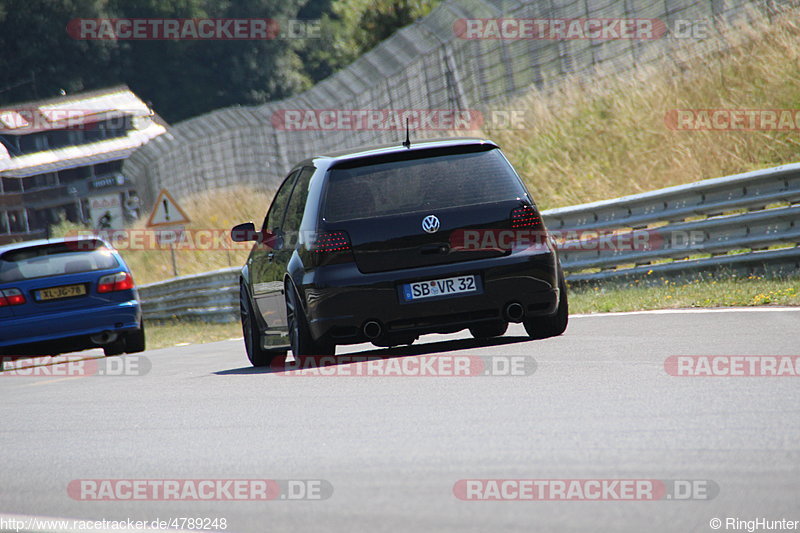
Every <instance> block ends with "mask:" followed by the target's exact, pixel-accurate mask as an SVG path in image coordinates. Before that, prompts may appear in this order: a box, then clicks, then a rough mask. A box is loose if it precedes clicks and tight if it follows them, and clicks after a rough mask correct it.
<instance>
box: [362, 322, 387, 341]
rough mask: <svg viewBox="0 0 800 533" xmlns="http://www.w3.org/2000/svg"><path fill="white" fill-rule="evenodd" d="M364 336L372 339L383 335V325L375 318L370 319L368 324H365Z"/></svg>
mask: <svg viewBox="0 0 800 533" xmlns="http://www.w3.org/2000/svg"><path fill="white" fill-rule="evenodd" d="M363 331H364V336H365V337H366V338H368V339H370V340H372V339H377V338H378V337H380V336H381V333H382V332H383V328H382V327H381V325H380V324H379V323H378V322H376V321H375V320H369V321H367V323H366V324H364V329H363Z"/></svg>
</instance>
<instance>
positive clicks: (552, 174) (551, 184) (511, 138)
mask: <svg viewBox="0 0 800 533" xmlns="http://www.w3.org/2000/svg"><path fill="white" fill-rule="evenodd" d="M798 13H800V12H798V11H792V12H790V13H788V14H787V15H786V16H784V17H782V18H778V19H775V20H773V21H772V22H770V21H768V20H761V21H756V22H754V23H752V24H751V25H748V26H737V27H729V28H726V29H725V31H724V32H723V33H721V34H719V35H718V36H717V37H716V39H718V40H719V42H720V46H719V47H718V50H724V51H721V52H720V51H717V52H715V53H712V54H711V55H706V56H704V57H699V58H694V59H686V60H680V61H676V60H675V58H672V57H669V58H668V57H665V58H663V59H662V60H660V61H658V62H657V63H655V64H650V65H649V66H647V67H643V68H639V69H636V70H634V71H630V72H626V73H623V74H620V75H616V76H604V77H603V78H602V79H601V81H599V82H598V81H595V80H592V82H591V83H587V82H582V81H579V80H568V81H567V82H565V83H564V84H563V85H562V86H561V87H560V88H559V89H558V90H556V91H554V92H550V93H548V94H546V95H545V94H542V93H540V92H538V91H535V90H533V91H531V92H530V93H529V94H527V95H526V96H524V97H523V98H521V99H519V100H517V101H514V102H511V103H509V104H508V107H509V108H510V109H515V110H524V115H525V118H526V123H527V124H529V125H530V127H529V128H528V129H526V130H523V131H519V130H500V131H486V132H484V133H486V134H487V135H489V136H490V137H491V138H493V139H494V140H496V141H497V142H499V144H500V145H501V146H502V147H503V149H504V151H505V152H506V154H507V155H508V157H509V159H510V160H511V162H512V163H513V164H514V166H515V167H516V168H517V170H518V171H519V172H520V174H521V175H522V176H523V177H524V178H525V180H526V181H527V183H528V185H529V187H530V189H531V192H532V193H533V194H534V196H535V197H536V198H537V200H538V202H539V204H540V205H541V206H542V207H543V208H551V207H559V206H565V205H573V204H577V203H583V202H589V201H595V200H600V199H605V198H614V197H617V196H621V195H626V194H633V193H637V192H643V191H648V190H653V189H657V188H661V187H666V186H670V185H677V184H682V183H687V182H691V181H696V180H700V179H704V178H712V177H719V176H724V175H729V174H733V173H738V172H744V171H747V170H752V169H756V168H764V167H768V166H773V165H778V164H782V163H787V162H793V161H796V160H798V153H800V143H798V132H797V131H788V132H778V131H755V132H747V131H736V132H721V131H680V130H671V129H669V128H668V127H667V125H666V124H665V116H666V114H667V112H668V111H669V110H671V109H717V108H723V109H742V110H745V109H798V110H800V83H798V82H799V81H800V38H799V37H800V27H798V25H797V23H796V20H797V15H798ZM722 41H728V42H730V41H736V42H738V43H739V44H735V45H733V46H731V47H730V48H727V49H726V47H723V46H722Z"/></svg>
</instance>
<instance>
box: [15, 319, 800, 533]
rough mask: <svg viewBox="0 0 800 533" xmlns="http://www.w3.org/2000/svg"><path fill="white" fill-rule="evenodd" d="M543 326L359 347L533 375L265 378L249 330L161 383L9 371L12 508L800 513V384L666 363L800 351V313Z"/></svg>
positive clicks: (106, 513) (165, 514) (211, 347)
mask: <svg viewBox="0 0 800 533" xmlns="http://www.w3.org/2000/svg"><path fill="white" fill-rule="evenodd" d="M523 334H524V330H523V329H522V327H521V326H512V327H511V328H510V329H509V332H508V333H507V335H506V336H505V337H502V338H500V339H496V340H492V341H483V342H479V341H475V340H472V339H470V338H469V337H468V335H467V334H465V333H461V334H458V335H448V336H428V337H423V338H422V339H421V340H420V341H417V344H415V345H414V346H412V347H410V348H403V349H394V350H375V349H373V348H371V345H359V346H352V347H346V348H342V347H340V348H339V350H338V354H344V353H348V354H350V355H352V354H354V353H361V354H362V355H363V354H364V353H366V352H369V353H371V354H373V355H375V354H380V355H382V356H386V357H388V358H389V359H386V361H389V360H396V361H404V360H406V359H409V358H417V359H420V358H430V357H445V358H447V357H449V356H459V357H462V356H479V357H481V358H483V359H478V358H473V359H472V361H483V362H484V363H485V364H486V365H488V367H491V361H492V360H495V359H496V360H501V359H502V360H504V361H506V362H509V361H511V362H509V364H511V365H513V364H517V363H519V362H520V361H522V363H520V364H521V365H522V366H524V368H525V369H526V370H525V371H524V372H520V374H521V375H494V376H484V375H476V376H469V377H452V376H447V377H444V376H436V377H432V376H426V377H420V376H410V375H406V376H397V375H386V376H374V375H369V376H365V375H361V376H346V375H343V374H345V373H347V372H350V373H357V369H356V367H358V365H362V367H363V366H364V365H367V364H368V363H349V364H343V365H340V366H341V367H342V368H341V369H338V370H336V371H335V372H334V373H333V374H334V375H313V374H312V375H302V376H301V375H297V374H298V372H296V371H292V372H277V371H275V370H270V369H267V370H265V369H253V368H251V367H250V366H249V363H248V362H247V360H246V357H245V354H244V349H243V345H242V342H241V340H229V341H223V342H218V343H213V344H205V345H192V346H183V347H175V348H169V349H163V350H154V351H149V352H146V353H145V354H144V356H145V357H146V359H145V360H141V359H140V360H139V361H138V362H139V365H138V366H137V368H139V370H138V371H130V372H128V373H130V374H136V373H137V372H138V373H139V374H144V375H122V376H117V375H114V376H111V375H102V376H99V375H95V376H88V377H80V376H79V377H75V376H72V377H70V376H58V375H39V376H30V375H16V376H15V375H0V417H2V418H1V419H0V420H2V422H1V423H0V438H1V439H2V440H1V441H0V442H2V457H1V458H0V465H1V466H0V472H2V474H0V476H2V477H1V478H0V513H12V514H22V515H40V516H52V517H69V518H73V517H74V518H87V519H97V520H100V519H107V520H124V519H128V518H132V519H136V520H144V521H150V520H154V519H156V518H159V519H167V518H172V517H209V518H214V517H224V518H225V519H226V521H227V531H235V532H254V533H255V532H260V533H261V532H272V531H276V532H277V531H352V530H357V531H371V532H381V531H415V530H416V531H458V532H463V531H528V532H531V531H637V532H638V531H671V532H672V531H681V532H686V531H714V529H712V528H711V527H710V521H711V520H712V519H713V518H719V519H721V520H722V521H723V522H722V523H723V525H722V528H721V529H720V530H721V531H732V530H733V529H731V528H730V527H729V528H727V529H726V527H725V525H724V524H725V520H726V519H727V518H738V519H740V520H753V519H756V518H766V519H768V520H781V519H787V520H800V506H798V502H800V379H799V378H797V377H676V376H672V375H670V374H668V372H667V371H666V369H665V360H667V358H668V357H670V356H674V355H697V356H706V355H717V356H723V355H726V356H729V355H760V356H765V355H767V356H791V355H800V309H794V310H792V309H756V310H750V311H739V310H723V311H718V312H706V311H699V312H653V313H631V314H611V315H599V316H597V315H596V316H579V317H573V318H572V319H571V322H570V327H569V329H568V330H567V333H566V334H565V335H564V336H562V337H559V338H555V339H549V340H544V341H529V340H527V338H525V337H523V336H522V335H523ZM520 356H525V357H520ZM126 357H127V358H130V357H132V356H126ZM110 359H112V358H109V359H107V360H102V359H100V360H96V361H95V363H92V364H95V365H97V364H100V363H102V364H108V361H109V360H110ZM113 359H115V360H118V361H119V360H121V359H125V358H113ZM450 359H451V360H452V358H450ZM98 361H99V362H98ZM513 361H516V362H517V363H513ZM104 368H105V367H104ZM143 368H144V370H141V369H143ZM384 368H389V367H388V366H386V367H384ZM470 368H473V367H470ZM474 368H478V367H474ZM503 368H506V367H503V365H499V366H498V367H497V368H496V372H498V373H501V372H503ZM520 368H521V367H520ZM145 372H146V373H145ZM292 374H294V375H292ZM86 479H93V480H97V479H115V480H116V479H138V480H141V479H145V480H154V479H157V480H163V479H171V480H176V479H177V480H183V479H194V480H196V479H223V480H224V479H270V480H323V481H324V486H325V487H329V488H330V487H332V494H326V495H325V496H326V498H325V499H312V500H302V501H290V500H288V499H281V498H276V499H274V500H272V501H183V500H182V501H140V500H135V501H131V500H122V501H86V500H81V499H76V498H75V497H74V493H73V492H69V491H68V487H71V486H74V483H75V481H73V480H86ZM469 479H539V480H540V479H549V480H573V479H593V480H606V479H608V480H625V479H633V480H660V481H665V482H667V485H668V484H669V483H672V482H673V481H674V480H695V481H697V480H700V482H701V486H703V487H705V489H704V490H702V491H697V493H693V495H692V497H691V498H692V499H686V500H680V501H678V500H679V498H678V497H677V494H675V497H673V498H667V497H664V498H663V499H660V500H659V501H463V500H461V499H459V498H458V497H456V495H455V493H454V487H456V485H457V482H459V480H469ZM70 482H73V485H70ZM682 486H686V485H685V484H684V485H682ZM693 486H694V485H693ZM717 489H718V490H717ZM455 492H458V491H455ZM717 492H718V493H717ZM709 493H711V497H710V498H709V497H708V495H709ZM703 494H705V497H703ZM328 496H329V497H328ZM695 496H697V497H696V498H695Z"/></svg>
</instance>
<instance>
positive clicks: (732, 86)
mask: <svg viewBox="0 0 800 533" xmlns="http://www.w3.org/2000/svg"><path fill="white" fill-rule="evenodd" d="M799 13H800V11H797V12H790V13H789V14H788V15H787V16H785V17H784V18H781V19H775V20H773V21H772V23H768V22H767V21H764V22H763V23H759V24H754V25H752V26H750V27H746V28H731V29H729V30H728V31H727V35H724V36H721V37H719V38H720V39H728V40H730V39H733V38H734V37H736V38H737V39H739V40H741V41H742V42H744V44H740V45H738V46H734V47H732V48H730V49H728V50H727V51H725V52H724V53H716V54H712V55H711V56H706V57H705V58H701V59H694V60H691V59H688V60H683V61H675V60H674V59H673V58H665V59H664V60H663V63H661V64H656V65H652V64H651V65H650V66H648V67H646V68H639V69H638V70H635V71H631V72H627V73H625V74H623V75H618V76H607V77H605V78H604V79H603V80H602V81H600V82H594V81H593V82H592V83H591V84H588V83H583V82H580V81H576V80H573V81H567V82H565V83H564V84H563V85H562V87H561V88H560V89H559V90H556V91H555V92H552V93H548V94H547V95H543V94H541V93H539V92H537V91H531V92H530V93H529V94H528V95H527V96H525V97H524V98H522V99H520V100H518V101H516V102H512V103H510V104H509V105H508V109H512V110H524V113H525V117H526V122H528V123H529V124H530V125H531V126H530V128H528V129H526V130H500V131H484V132H482V134H484V135H486V136H488V137H490V138H492V139H494V140H496V141H497V142H498V143H499V144H500V145H501V146H502V147H503V149H504V151H505V153H506V154H507V155H508V157H509V159H510V160H511V162H512V163H513V164H514V166H515V167H516V168H517V170H518V171H519V173H520V174H521V175H522V176H523V177H524V178H525V180H526V181H527V183H528V186H529V188H530V190H531V192H532V193H533V195H534V197H535V198H536V200H537V203H538V204H539V206H540V207H542V208H544V209H547V208H551V207H559V206H566V205H574V204H578V203H584V202H590V201H595V200H601V199H606V198H614V197H618V196H623V195H627V194H634V193H638V192H644V191H650V190H653V189H658V188H661V187H667V186H670V185H678V184H682V183H689V182H692V181H697V180H700V179H705V178H713V177H718V176H725V175H729V174H735V173H738V172H744V171H748V170H752V169H756V168H764V167H769V166H775V165H779V164H783V163H788V162H793V161H797V160H798V159H800V157H798V154H799V153H800V143H798V141H797V135H796V133H797V132H777V131H771V132H702V131H694V132H689V131H674V130H671V129H669V128H668V127H667V126H666V124H665V115H666V113H667V112H668V111H669V110H671V109H714V108H726V109H800V39H798V36H800V27H798V25H797V24H796V23H795V20H796V19H798V17H797V16H796V15H797V14H799ZM676 65H678V66H676ZM271 197H272V193H264V192H261V191H257V190H254V189H251V188H239V189H228V190H217V191H209V192H207V193H205V194H201V195H196V196H192V197H189V198H184V199H182V200H181V205H182V206H183V207H184V209H185V210H186V211H188V214H189V216H190V218H191V219H192V223H191V224H189V225H188V227H189V228H195V229H208V228H214V229H228V228H230V227H231V226H232V225H233V224H235V223H238V222H242V221H247V220H254V221H256V223H257V224H258V223H259V222H260V221H261V220H262V219H263V216H264V214H265V213H266V210H267V208H268V206H269V202H270V200H271ZM143 226H144V221H139V222H138V223H137V224H136V227H143ZM58 231H59V230H58V229H57V230H56V233H58ZM247 250H249V247H242V249H240V250H234V251H225V250H219V249H215V250H209V251H186V250H181V251H178V252H177V253H176V256H177V266H178V271H179V273H180V274H191V273H199V272H205V271H208V270H213V269H217V268H223V267H227V266H238V265H242V264H243V263H244V261H245V259H246V257H247ZM123 256H124V257H125V260H126V261H127V262H128V263H129V265H130V266H131V269H132V270H133V273H134V276H135V278H136V280H137V282H139V283H149V282H152V281H158V280H162V279H167V278H170V277H172V275H173V271H172V265H171V260H170V253H169V251H159V250H145V251H138V250H137V251H126V250H123Z"/></svg>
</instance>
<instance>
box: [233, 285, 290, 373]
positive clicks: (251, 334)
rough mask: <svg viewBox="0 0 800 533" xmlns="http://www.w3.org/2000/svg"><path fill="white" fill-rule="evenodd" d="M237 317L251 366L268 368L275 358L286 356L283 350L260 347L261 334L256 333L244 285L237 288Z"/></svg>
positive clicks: (254, 321)
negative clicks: (240, 323)
mask: <svg viewBox="0 0 800 533" xmlns="http://www.w3.org/2000/svg"><path fill="white" fill-rule="evenodd" d="M239 315H240V317H241V320H242V337H243V338H244V349H245V351H246V352H247V359H248V360H249V361H250V364H252V365H253V366H269V365H270V363H272V361H273V360H274V359H275V358H277V357H284V356H286V351H283V350H277V351H275V350H265V349H264V348H262V347H261V332H259V331H258V325H257V324H256V316H255V314H254V313H253V307H252V306H251V305H250V298H248V296H247V289H245V287H244V285H240V286H239Z"/></svg>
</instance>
